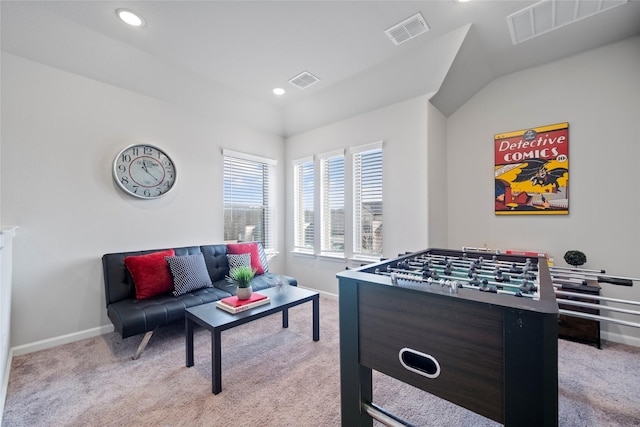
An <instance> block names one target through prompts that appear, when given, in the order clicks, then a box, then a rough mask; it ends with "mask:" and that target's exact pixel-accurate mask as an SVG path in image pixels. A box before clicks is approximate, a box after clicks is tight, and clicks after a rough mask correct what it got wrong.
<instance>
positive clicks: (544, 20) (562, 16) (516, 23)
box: [507, 0, 628, 45]
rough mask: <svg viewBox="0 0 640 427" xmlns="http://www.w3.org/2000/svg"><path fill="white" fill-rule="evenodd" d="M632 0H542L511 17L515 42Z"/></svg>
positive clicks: (510, 22)
mask: <svg viewBox="0 0 640 427" xmlns="http://www.w3.org/2000/svg"><path fill="white" fill-rule="evenodd" d="M627 2H628V0H599V1H594V0H562V1H557V0H542V1H539V2H538V3H536V4H533V5H531V6H529V7H526V8H524V9H522V10H520V11H518V12H516V13H514V14H512V15H509V16H507V24H508V25H509V31H510V32H511V41H512V42H513V44H514V45H515V44H518V43H522V42H524V41H526V40H529V39H532V38H534V37H537V36H539V35H541V34H545V33H548V32H549V31H552V30H555V29H556V28H560V27H563V26H565V25H568V24H571V23H573V22H576V21H579V20H581V19H584V18H588V17H589V16H593V15H595V14H598V13H600V12H604V11H605V10H608V9H611V8H613V7H616V6H620V5H622V4H625V3H627Z"/></svg>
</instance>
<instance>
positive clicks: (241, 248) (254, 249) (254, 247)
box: [227, 242, 264, 274]
mask: <svg viewBox="0 0 640 427" xmlns="http://www.w3.org/2000/svg"><path fill="white" fill-rule="evenodd" d="M227 253H228V254H246V253H248V254H251V267H252V268H253V269H254V270H256V274H264V267H263V266H262V263H261V262H260V255H259V254H258V244H257V243H256V242H252V243H229V244H227Z"/></svg>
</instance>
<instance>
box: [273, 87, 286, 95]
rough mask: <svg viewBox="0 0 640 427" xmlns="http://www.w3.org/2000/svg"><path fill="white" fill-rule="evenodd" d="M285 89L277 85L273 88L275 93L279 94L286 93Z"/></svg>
mask: <svg viewBox="0 0 640 427" xmlns="http://www.w3.org/2000/svg"><path fill="white" fill-rule="evenodd" d="M285 92H286V91H285V90H284V89H282V88H281V87H277V88H275V89H274V90H273V93H275V94H276V95H278V96H281V95H284V94H285Z"/></svg>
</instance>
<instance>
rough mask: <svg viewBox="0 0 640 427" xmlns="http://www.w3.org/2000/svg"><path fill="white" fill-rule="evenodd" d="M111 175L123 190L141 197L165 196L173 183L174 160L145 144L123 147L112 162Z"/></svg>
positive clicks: (174, 173)
mask: <svg viewBox="0 0 640 427" xmlns="http://www.w3.org/2000/svg"><path fill="white" fill-rule="evenodd" d="M113 177H114V179H115V180H116V182H117V183H118V185H119V186H120V188H122V189H123V190H124V191H125V192H127V193H128V194H131V195H132V196H135V197H140V198H142V199H155V198H157V197H160V196H164V195H165V194H166V193H167V192H168V191H169V190H171V188H173V185H174V184H175V182H176V168H175V166H174V164H173V161H172V160H171V159H170V158H169V156H167V154H166V153H165V152H164V151H162V150H161V149H159V148H157V147H154V146H153V145H148V144H137V145H130V146H128V147H125V148H124V149H123V150H122V151H120V153H118V155H117V156H116V158H115V160H114V161H113Z"/></svg>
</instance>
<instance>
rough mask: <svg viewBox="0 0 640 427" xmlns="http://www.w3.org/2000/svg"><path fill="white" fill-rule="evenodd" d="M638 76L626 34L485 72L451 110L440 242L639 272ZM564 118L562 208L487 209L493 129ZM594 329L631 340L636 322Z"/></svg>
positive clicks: (635, 295) (638, 46)
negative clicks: (555, 211)
mask: <svg viewBox="0 0 640 427" xmlns="http://www.w3.org/2000/svg"><path fill="white" fill-rule="evenodd" d="M638 76H640V38H639V37H635V38H632V39H627V40H625V41H623V42H620V43H616V44H613V45H609V46H606V47H603V48H600V49H595V50H591V51H588V52H586V53H583V54H580V55H576V56H573V57H570V58H566V59H563V60H560V61H557V62H554V63H551V64H548V65H545V66H541V67H537V68H533V69H529V70H526V71H522V72H519V73H515V74H511V75H509V76H506V77H503V78H500V79H497V80H494V81H493V82H492V83H490V84H489V85H487V86H486V87H485V88H484V89H483V90H481V91H480V92H479V93H478V94H477V95H476V96H474V97H473V98H472V99H471V100H470V101H468V102H467V103H466V104H465V105H464V106H463V107H462V108H460V109H459V110H458V111H457V112H456V113H454V114H453V115H451V116H450V117H449V119H448V120H447V150H448V153H447V173H448V182H449V185H448V189H449V195H448V200H449V204H448V213H449V246H450V247H452V248H460V247H462V246H464V245H467V246H484V245H487V246H488V247H490V248H500V249H509V248H514V249H531V250H536V251H542V252H547V253H549V254H550V255H551V256H553V257H554V259H555V261H556V263H557V264H558V265H563V266H566V263H565V262H564V260H563V255H564V253H565V252H566V251H567V250H571V249H577V250H581V251H583V252H584V253H585V254H586V255H587V260H588V262H587V264H586V265H585V266H584V267H585V268H596V269H605V270H607V272H609V273H611V274H618V275H623V276H631V277H640V262H639V261H640V215H639V212H640V197H639V196H640V190H639V188H640V178H639V175H638V158H639V154H640V152H639V146H640V134H639V130H638V129H639V127H638V122H639V121H640V78H638ZM565 121H567V122H569V175H570V184H569V190H570V197H569V199H570V200H569V204H570V205H569V209H570V213H569V215H566V216H560V215H558V216H547V215H541V216H527V215H518V216H495V215H494V213H493V212H494V205H493V201H492V199H493V196H494V186H493V177H492V175H493V173H492V171H493V136H494V135H495V134H497V133H502V132H507V131H513V130H518V129H527V128H532V127H537V126H544V125H549V124H554V123H560V122H565ZM602 286H603V294H604V295H606V296H608V297H616V298H624V299H627V300H630V299H631V300H635V301H640V283H637V282H636V283H635V284H634V286H633V287H631V288H627V287H619V286H613V285H608V284H603V285H602ZM626 308H631V307H626ZM603 314H604V313H603ZM607 314H608V315H609V314H611V313H607ZM620 317H622V316H620ZM629 320H632V321H633V320H634V319H632V318H629ZM635 321H636V322H638V320H637V316H636V319H635ZM602 331H603V336H604V337H605V338H608V339H611V340H615V341H625V342H629V343H631V344H634V345H640V329H638V328H635V329H634V328H630V327H620V326H614V325H612V324H604V323H603V325H602ZM619 334H624V335H625V336H626V337H621V336H620V335H619Z"/></svg>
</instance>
